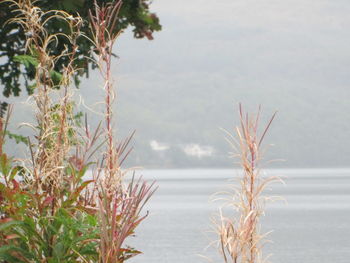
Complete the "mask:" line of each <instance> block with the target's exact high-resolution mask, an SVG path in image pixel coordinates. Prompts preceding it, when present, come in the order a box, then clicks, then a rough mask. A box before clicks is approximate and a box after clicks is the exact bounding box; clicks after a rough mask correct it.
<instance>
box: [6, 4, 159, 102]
mask: <svg viewBox="0 0 350 263" xmlns="http://www.w3.org/2000/svg"><path fill="white" fill-rule="evenodd" d="M20 2H25V0H21V1H20ZM109 2H115V0H98V1H97V3H98V5H103V4H106V3H109ZM149 3H150V1H149V0H140V1H138V0H137V1H135V0H124V1H123V6H122V8H121V10H120V12H119V16H118V17H117V20H118V23H117V27H116V31H120V30H122V29H126V28H127V27H130V26H131V27H132V28H133V33H134V36H135V37H136V38H144V37H146V38H148V39H153V32H154V31H159V30H161V25H160V24H159V19H158V17H157V16H156V15H155V14H154V13H152V12H151V11H150V7H149ZM35 4H36V6H37V7H39V8H40V10H42V11H43V12H48V11H52V10H63V11H65V12H67V13H68V14H69V15H72V16H77V15H79V16H80V17H81V18H82V19H83V21H88V18H89V10H90V9H92V8H93V7H94V0H63V1H56V0H44V1H37V2H36V3H35ZM16 15H18V13H17V12H16V8H15V7H14V6H10V5H8V3H7V2H6V1H5V0H1V1H0V25H1V27H0V58H1V57H3V58H7V60H5V59H4V60H2V62H1V64H0V81H1V85H3V94H4V96H6V97H8V96H10V95H14V96H18V95H19V94H20V92H21V87H20V78H21V77H23V78H24V79H25V81H26V83H27V85H26V89H27V92H28V93H29V94H32V93H33V90H32V88H31V84H30V83H29V82H30V81H31V80H33V79H34V78H35V64H36V63H37V61H35V60H34V59H33V58H32V57H31V56H29V57H28V56H27V54H26V50H25V43H26V40H27V38H28V36H29V35H30V34H32V33H33V32H26V30H25V29H24V28H22V27H19V26H18V24H14V23H7V21H9V20H11V19H13V18H14V17H15V16H16ZM43 26H44V27H45V29H46V30H47V32H48V33H50V34H53V33H57V32H61V33H63V34H66V35H67V34H70V33H71V32H70V27H69V26H67V24H66V22H65V21H62V20H61V19H52V20H50V21H48V22H47V23H46V24H44V25H43ZM81 33H82V34H84V35H87V36H90V27H89V24H88V23H83V25H82V26H81ZM77 47H78V49H77V50H76V51H75V52H76V54H75V59H74V66H75V67H76V68H79V71H77V72H76V73H75V76H74V77H75V81H76V84H78V83H79V78H80V77H81V76H82V75H84V74H85V75H86V76H88V71H89V64H90V63H91V62H92V61H93V60H91V59H92V58H93V56H92V53H91V50H92V49H93V48H94V46H93V44H92V43H91V42H90V41H89V40H88V39H86V38H84V37H80V38H78V39H77ZM66 48H68V49H69V52H72V51H73V50H72V46H71V45H69V41H67V40H66V39H64V38H60V41H58V42H57V43H55V45H53V44H52V46H51V49H50V55H53V56H55V57H58V56H59V54H61V53H62V52H63V51H64V50H65V49H66ZM19 62H21V63H23V62H25V67H24V68H23V67H21V66H20V63H19ZM69 63H70V59H69V58H67V57H60V58H59V59H58V60H57V61H56V62H55V65H54V69H53V70H54V71H53V72H61V71H62V70H63V69H64V68H65V67H67V65H68V64H69ZM93 67H95V65H94V64H93Z"/></svg>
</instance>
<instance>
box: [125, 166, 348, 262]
mask: <svg viewBox="0 0 350 263" xmlns="http://www.w3.org/2000/svg"><path fill="white" fill-rule="evenodd" d="M142 174H143V175H144V178H146V179H147V180H152V179H156V180H157V184H158V186H159V189H158V190H157V192H156V194H155V195H154V196H153V198H152V199H151V200H150V203H149V205H148V207H147V209H149V210H150V215H149V217H148V218H147V219H146V220H145V221H144V222H143V223H142V225H141V226H140V227H139V228H138V229H137V232H136V234H137V237H136V238H133V239H132V240H131V242H129V243H131V244H132V245H134V246H135V247H136V248H137V249H139V250H141V251H142V252H143V253H144V254H142V255H139V256H137V257H135V258H134V259H132V260H130V262H132V263H203V262H215V263H220V262H223V261H222V260H221V259H220V256H219V252H218V251H217V249H216V248H215V246H211V247H209V248H207V247H208V245H209V244H210V243H211V242H213V241H215V240H216V238H217V237H216V235H215V234H214V233H213V232H212V223H211V219H212V218H213V216H214V215H215V213H217V212H218V208H219V206H220V203H218V202H212V201H210V200H211V199H212V198H211V196H212V195H213V194H214V193H215V192H218V191H226V190H229V189H230V188H229V185H232V184H233V183H234V182H235V180H234V179H235V178H237V176H239V175H240V172H239V171H237V170H236V171H235V170H214V169H213V170H153V171H152V170H147V171H143V172H142ZM266 174H267V175H279V176H282V177H283V179H284V181H285V185H283V184H280V183H275V184H273V185H271V186H270V188H269V189H267V191H266V193H267V194H269V195H276V196H283V197H284V198H285V201H275V202H273V203H269V204H267V209H266V215H265V217H264V218H263V219H262V222H261V224H262V231H263V232H268V231H271V230H273V232H272V233H271V234H269V236H268V239H270V240H271V241H273V243H269V244H266V246H265V247H264V256H267V255H269V254H271V256H270V258H269V261H270V262H275V263H276V262H277V263H303V262H305V263H330V262H331V263H349V262H350V170H349V169H320V170H318V169H305V170H290V169H289V170H287V169H286V170H268V171H266ZM206 248H207V249H206ZM200 255H202V256H205V257H208V258H211V259H212V261H208V260H207V259H205V258H203V257H202V256H200Z"/></svg>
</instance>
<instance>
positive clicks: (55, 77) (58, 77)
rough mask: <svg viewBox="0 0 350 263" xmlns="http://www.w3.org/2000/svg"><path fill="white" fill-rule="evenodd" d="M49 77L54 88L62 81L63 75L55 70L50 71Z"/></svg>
mask: <svg viewBox="0 0 350 263" xmlns="http://www.w3.org/2000/svg"><path fill="white" fill-rule="evenodd" d="M50 76H51V80H52V82H53V84H54V85H55V86H59V85H60V83H61V81H62V78H63V75H62V74H61V73H59V72H57V71H55V70H51V72H50Z"/></svg>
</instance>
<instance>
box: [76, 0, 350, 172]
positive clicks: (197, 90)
mask: <svg viewBox="0 0 350 263" xmlns="http://www.w3.org/2000/svg"><path fill="white" fill-rule="evenodd" d="M339 2H341V3H342V4H341V5H340V4H339ZM199 5H200V6H201V8H200V10H199V9H198V10H197V9H196V6H199ZM153 6H154V9H155V10H156V11H157V13H158V14H159V16H160V18H161V21H162V24H163V28H164V29H163V30H162V31H161V32H160V33H158V34H156V36H155V40H154V41H145V40H135V39H133V38H132V36H131V34H130V32H126V33H124V35H122V37H121V38H120V40H119V43H118V44H117V45H116V47H115V52H116V53H117V55H118V56H119V57H120V59H118V60H116V61H115V67H114V69H113V72H114V77H115V80H116V85H117V86H118V103H117V104H118V106H117V108H116V112H117V124H116V127H117V133H118V135H120V137H124V136H126V135H127V134H128V133H130V132H132V131H133V130H134V129H136V131H137V133H136V135H135V138H134V141H133V145H134V147H135V150H134V151H133V153H132V155H131V156H130V164H132V165H141V166H144V167H212V166H216V167H221V166H230V165H232V163H233V160H230V159H229V158H228V152H229V151H231V149H230V146H229V144H228V143H227V142H226V141H225V133H224V132H223V131H222V130H221V128H223V129H226V130H228V131H230V132H233V128H234V127H235V126H236V125H237V124H238V104H239V103H240V102H241V103H242V104H243V106H244V107H245V108H246V109H248V110H249V112H252V113H254V112H256V110H257V108H258V105H259V104H261V105H262V114H263V115H262V116H263V117H264V118H263V122H262V125H263V124H264V123H265V122H266V121H267V119H268V118H269V117H270V116H271V115H272V114H273V113H274V112H275V111H276V110H277V111H278V114H277V117H276V119H275V121H274V123H273V125H272V127H271V130H270V133H269V134H268V136H267V137H266V142H265V143H266V144H265V146H266V150H267V154H266V155H265V157H266V160H270V159H285V160H286V161H285V162H282V163H277V164H274V165H280V166H287V167H326V166H342V167H344V166H349V164H350V140H349V134H350V114H349V112H350V103H349V97H350V96H349V95H350V91H349V88H350V77H349V76H350V74H349V73H350V72H349V71H350V50H349V46H350V35H349V34H348V26H349V25H350V18H349V16H348V13H349V11H350V2H349V3H348V2H344V1H331V0H328V1H322V2H319V1H301V0H300V1H291V0H287V1H272V0H270V1H264V2H261V1H253V0H249V1H241V0H239V1H233V2H232V1H229V0H225V1H221V2H220V4H218V3H216V2H215V3H209V2H207V1H204V0H195V1H191V2H188V1H184V0H181V1H176V3H169V2H167V1H154V3H153ZM190 10H192V11H191V12H190ZM193 10H197V12H193ZM81 92H82V95H83V97H84V98H85V99H84V102H85V103H86V104H87V105H90V106H91V105H92V104H93V103H96V102H98V101H101V100H102V90H101V87H100V84H99V81H98V76H97V74H96V73H92V74H91V77H90V79H88V80H86V81H84V82H83V84H82V86H81ZM92 108H94V107H93V106H92ZM97 108H98V107H97ZM99 109H100V108H99ZM90 115H91V116H92V117H91V118H96V115H95V117H93V116H94V115H93V114H90ZM264 121H265V122H264ZM93 122H94V123H96V122H97V121H96V120H95V121H93ZM269 144H274V146H273V147H268V145H269Z"/></svg>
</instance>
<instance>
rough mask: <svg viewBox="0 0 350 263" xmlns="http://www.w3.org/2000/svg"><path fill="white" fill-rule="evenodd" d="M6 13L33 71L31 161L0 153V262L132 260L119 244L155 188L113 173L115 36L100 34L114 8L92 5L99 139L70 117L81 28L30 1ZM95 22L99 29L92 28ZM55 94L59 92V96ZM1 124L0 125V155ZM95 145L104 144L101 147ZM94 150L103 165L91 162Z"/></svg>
mask: <svg viewBox="0 0 350 263" xmlns="http://www.w3.org/2000/svg"><path fill="white" fill-rule="evenodd" d="M6 3H8V4H9V5H11V7H12V8H13V9H14V10H15V11H14V12H15V13H16V17H15V18H14V19H11V20H10V21H9V23H18V24H19V25H21V27H22V28H23V30H24V31H25V32H26V36H27V41H26V50H27V53H26V54H25V55H21V56H17V57H16V59H17V61H18V62H19V63H22V64H23V66H24V67H36V71H35V72H36V73H35V74H36V75H35V81H33V83H32V87H33V90H34V95H33V97H32V99H33V101H34V104H33V107H34V111H35V113H36V114H35V115H36V123H35V124H28V125H29V126H30V127H32V128H33V129H34V130H35V132H36V135H35V136H34V138H30V140H29V149H30V153H31V154H30V158H29V159H28V160H27V161H25V162H24V163H23V164H22V165H21V166H19V163H18V162H16V161H15V160H14V159H12V158H9V157H8V156H7V155H6V154H5V153H3V152H2V151H1V155H0V173H1V174H0V176H1V180H0V262H50V263H51V262H101V263H102V262H103V263H107V262H118V263H122V262H124V261H125V260H127V259H129V258H130V257H132V256H135V255H137V254H139V253H140V252H139V251H137V250H135V249H133V248H130V247H128V246H127V245H126V244H125V242H126V240H127V238H128V237H130V236H132V235H134V231H135V228H136V227H137V226H138V225H139V224H140V222H142V220H143V219H144V218H145V217H146V215H147V214H142V209H143V207H144V204H145V203H146V202H147V201H148V199H149V198H150V197H151V195H152V194H153V192H154V187H153V184H150V185H149V184H147V183H146V182H144V181H142V180H141V179H138V180H135V179H132V180H131V182H130V183H129V184H127V185H126V186H124V183H123V180H122V179H123V177H124V175H125V173H126V171H125V170H124V169H122V168H121V164H122V161H123V160H124V159H125V158H126V156H127V153H128V151H127V149H128V143H129V141H130V138H128V139H127V140H125V141H122V142H120V143H117V142H115V139H114V138H115V135H114V134H113V132H112V129H111V123H112V114H111V108H112V101H113V100H112V99H111V97H112V94H113V87H112V85H111V84H110V83H111V79H110V63H111V57H112V53H111V52H112V46H113V43H114V41H115V39H116V37H117V35H113V34H114V33H113V34H112V31H110V29H111V27H109V26H108V25H109V23H110V22H109V20H110V19H111V21H113V23H112V24H110V25H113V26H114V25H115V23H116V22H115V21H116V16H117V10H118V9H119V7H120V2H119V3H114V4H109V5H105V6H101V7H100V6H98V5H97V4H96V3H95V14H96V16H93V15H91V25H92V27H91V29H92V32H93V35H94V39H93V43H94V44H95V46H96V50H95V51H96V54H98V57H99V58H100V60H99V65H100V69H101V72H102V74H103V75H104V76H105V85H106V114H105V116H106V117H105V121H106V129H105V131H104V130H103V129H102V127H101V126H98V127H97V129H96V130H95V131H91V130H90V129H89V128H88V125H87V118H86V119H85V126H83V127H81V126H80V122H78V121H77V118H78V119H79V116H80V115H79V114H78V115H77V114H76V113H75V110H74V100H73V99H72V98H73V95H72V93H73V91H72V89H71V82H72V81H74V72H75V71H76V70H77V69H76V68H75V67H74V60H75V58H76V55H77V54H76V53H75V50H76V43H77V39H78V38H79V37H81V36H82V34H81V31H80V28H81V26H82V23H83V21H82V20H81V18H80V17H72V16H71V15H69V14H68V13H66V12H63V11H60V10H53V11H50V12H44V11H42V10H41V9H40V8H38V7H37V6H35V1H33V2H32V1H31V0H17V1H15V0H7V1H6ZM109 10H110V11H109ZM97 17H98V18H97ZM112 18H113V19H112ZM96 19H104V20H100V21H99V22H101V23H98V24H97V23H96V21H97V20H96ZM51 20H60V21H61V22H62V23H66V25H67V27H69V28H70V33H69V34H63V33H60V32H56V33H49V32H47V31H46V29H45V24H46V23H49V22H50V21H51ZM105 25H107V27H106V26H105ZM110 37H111V38H110ZM62 38H64V39H65V40H66V41H68V42H69V44H70V45H71V47H70V48H67V49H65V50H63V51H62V52H61V53H60V54H58V55H57V54H56V53H54V52H51V48H52V47H53V46H55V43H57V42H58V41H60V40H61V39H62ZM109 38H110V39H109ZM107 47H108V48H107ZM62 57H65V59H67V60H69V61H70V63H68V64H67V66H66V67H64V69H63V70H62V71H61V72H57V71H55V62H56V61H58V59H60V58H62ZM103 63H105V64H103ZM104 65H105V66H106V67H104ZM57 87H62V88H63V89H61V91H60V92H58V91H57V90H56V88H57ZM6 123H7V119H5V118H1V120H0V124H1V125H0V128H1V130H0V146H1V147H2V145H3V143H4V138H5V137H4V135H5V133H6ZM100 137H105V138H106V140H104V139H102V142H103V143H102V145H101V144H100V145H99V141H101V139H99V138H100ZM105 141H106V142H105ZM103 148H105V150H103ZM101 149H102V151H103V152H104V154H103V158H102V160H98V159H96V160H93V156H94V154H95V153H96V152H99V151H101ZM88 169H92V170H93V174H94V175H96V176H93V178H92V179H91V178H89V179H86V178H87V174H86V172H87V170H88ZM133 178H134V177H133Z"/></svg>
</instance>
